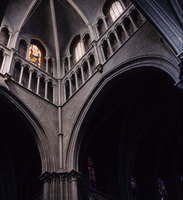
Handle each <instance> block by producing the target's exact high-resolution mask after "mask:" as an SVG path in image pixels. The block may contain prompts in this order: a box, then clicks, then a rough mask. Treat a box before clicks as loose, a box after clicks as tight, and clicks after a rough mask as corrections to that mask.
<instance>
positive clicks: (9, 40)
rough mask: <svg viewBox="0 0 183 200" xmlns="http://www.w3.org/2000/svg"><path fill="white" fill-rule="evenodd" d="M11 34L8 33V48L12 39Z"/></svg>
mask: <svg viewBox="0 0 183 200" xmlns="http://www.w3.org/2000/svg"><path fill="white" fill-rule="evenodd" d="M12 34H13V33H12V32H9V39H8V44H7V47H8V48H10V44H11V39H12Z"/></svg>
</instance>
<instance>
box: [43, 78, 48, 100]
mask: <svg viewBox="0 0 183 200" xmlns="http://www.w3.org/2000/svg"><path fill="white" fill-rule="evenodd" d="M48 82H49V80H47V79H46V80H45V95H44V98H45V99H47V100H48Z"/></svg>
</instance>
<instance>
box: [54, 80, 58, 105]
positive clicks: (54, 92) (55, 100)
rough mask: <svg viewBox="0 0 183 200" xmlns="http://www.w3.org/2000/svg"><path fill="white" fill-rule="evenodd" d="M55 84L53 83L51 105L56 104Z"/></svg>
mask: <svg viewBox="0 0 183 200" xmlns="http://www.w3.org/2000/svg"><path fill="white" fill-rule="evenodd" d="M56 88H57V85H56V83H53V103H54V104H56V91H57V89H56Z"/></svg>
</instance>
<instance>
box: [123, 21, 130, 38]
mask: <svg viewBox="0 0 183 200" xmlns="http://www.w3.org/2000/svg"><path fill="white" fill-rule="evenodd" d="M121 26H122V29H123V31H124V33H125V36H126V39H127V38H129V37H130V35H129V34H128V32H127V31H126V28H125V26H124V25H123V23H122V24H121Z"/></svg>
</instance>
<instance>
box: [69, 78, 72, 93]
mask: <svg viewBox="0 0 183 200" xmlns="http://www.w3.org/2000/svg"><path fill="white" fill-rule="evenodd" d="M69 90H70V96H72V82H71V77H70V78H69Z"/></svg>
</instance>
